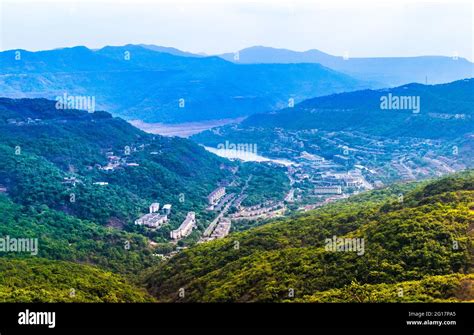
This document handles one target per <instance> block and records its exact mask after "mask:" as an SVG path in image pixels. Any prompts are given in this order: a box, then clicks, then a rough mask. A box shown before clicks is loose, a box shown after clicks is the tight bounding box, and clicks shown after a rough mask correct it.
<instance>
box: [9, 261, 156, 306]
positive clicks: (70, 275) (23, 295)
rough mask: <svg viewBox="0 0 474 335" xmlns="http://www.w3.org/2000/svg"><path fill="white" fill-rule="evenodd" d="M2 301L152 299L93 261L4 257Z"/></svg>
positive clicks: (130, 300) (122, 300) (140, 300)
mask: <svg viewBox="0 0 474 335" xmlns="http://www.w3.org/2000/svg"><path fill="white" fill-rule="evenodd" d="M0 273H1V274H2V275H1V276H0V302H28V303H34V302H152V301H154V299H153V298H152V297H150V296H149V295H148V294H147V293H146V292H145V291H144V290H142V289H138V288H136V287H134V286H132V285H131V284H129V283H127V282H126V281H125V280H123V279H122V278H120V277H119V276H117V275H115V274H113V273H111V272H106V271H103V270H100V269H98V268H96V267H93V266H89V265H81V264H74V263H71V262H62V261H50V260H45V259H3V258H0Z"/></svg>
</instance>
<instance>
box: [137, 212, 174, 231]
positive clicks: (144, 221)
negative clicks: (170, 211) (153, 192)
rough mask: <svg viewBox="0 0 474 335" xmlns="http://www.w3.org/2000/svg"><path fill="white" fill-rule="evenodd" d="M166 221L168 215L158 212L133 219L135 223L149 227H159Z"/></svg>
mask: <svg viewBox="0 0 474 335" xmlns="http://www.w3.org/2000/svg"><path fill="white" fill-rule="evenodd" d="M166 222H168V217H167V216H166V215H162V214H159V213H149V214H145V215H143V216H142V217H141V218H139V219H137V220H135V224H136V225H140V226H141V225H143V226H147V227H149V228H160V227H161V226H162V225H163V224H165V223H166Z"/></svg>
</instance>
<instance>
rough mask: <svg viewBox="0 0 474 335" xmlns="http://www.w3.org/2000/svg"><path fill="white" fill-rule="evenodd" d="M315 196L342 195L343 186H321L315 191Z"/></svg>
mask: <svg viewBox="0 0 474 335" xmlns="http://www.w3.org/2000/svg"><path fill="white" fill-rule="evenodd" d="M314 193H315V194H342V188H341V186H319V187H316V188H315V189H314Z"/></svg>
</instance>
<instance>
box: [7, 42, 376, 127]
mask: <svg viewBox="0 0 474 335" xmlns="http://www.w3.org/2000/svg"><path fill="white" fill-rule="evenodd" d="M156 50H159V51H156ZM163 51H166V52H163ZM170 52H171V53H170ZM184 55H186V57H183V56H184ZM0 63H1V65H2V66H1V67H0V90H1V91H2V95H3V96H5V97H10V98H36V97H41V98H49V99H53V100H54V99H56V97H58V96H62V95H63V94H67V95H69V96H88V97H94V98H95V102H96V105H97V109H103V110H109V111H112V112H113V113H114V114H115V115H118V116H121V117H124V118H127V119H140V120H142V121H146V122H168V123H173V122H185V121H197V120H210V119H225V118H235V117H240V116H246V115H250V114H252V113H255V112H258V111H265V110H273V109H277V108H282V107H285V106H287V105H288V104H289V103H290V101H295V102H299V101H302V100H304V99H307V98H310V97H314V96H321V95H326V94H330V93H335V92H343V91H348V90H355V89H360V88H368V87H372V84H371V83H368V82H366V81H362V80H357V79H354V78H351V77H350V76H348V75H346V74H342V73H339V72H337V71H334V70H331V69H328V68H326V67H324V66H322V65H320V64H247V65H243V64H234V63H231V62H227V61H225V60H223V59H222V58H219V57H215V56H213V57H194V56H192V57H189V56H188V55H187V54H183V53H182V52H177V51H174V50H171V51H170V50H169V49H163V48H158V47H151V46H146V47H142V46H137V45H127V46H123V47H104V48H102V49H99V50H90V49H87V48H85V47H74V48H65V49H56V50H50V51H40V52H28V51H25V50H10V51H5V52H2V53H0Z"/></svg>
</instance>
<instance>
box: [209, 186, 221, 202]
mask: <svg viewBox="0 0 474 335" xmlns="http://www.w3.org/2000/svg"><path fill="white" fill-rule="evenodd" d="M224 195H225V187H218V188H216V189H215V190H214V191H212V192H211V193H210V194H209V195H208V196H207V201H208V202H209V205H215V204H216V203H218V202H219V200H220V198H222V197H223V196H224Z"/></svg>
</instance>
